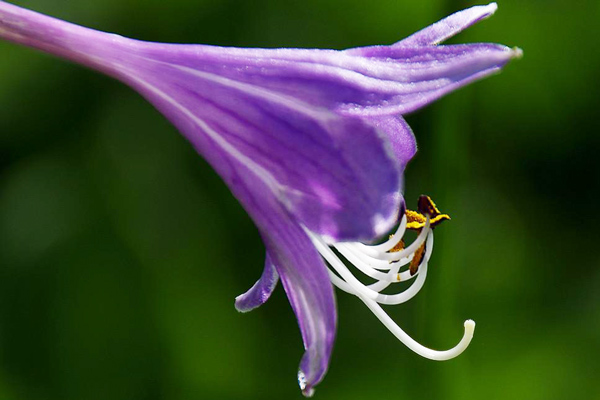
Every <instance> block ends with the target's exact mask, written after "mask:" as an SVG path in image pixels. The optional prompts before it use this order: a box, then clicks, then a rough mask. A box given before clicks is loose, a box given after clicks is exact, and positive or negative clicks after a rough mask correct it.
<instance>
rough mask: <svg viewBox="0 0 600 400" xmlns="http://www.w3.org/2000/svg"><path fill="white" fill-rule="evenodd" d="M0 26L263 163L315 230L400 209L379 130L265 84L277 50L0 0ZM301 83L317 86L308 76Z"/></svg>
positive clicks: (277, 189)
mask: <svg viewBox="0 0 600 400" xmlns="http://www.w3.org/2000/svg"><path fill="white" fill-rule="evenodd" d="M0 36H3V37H5V38H8V39H10V40H13V41H17V42H19V43H23V44H26V45H30V46H33V47H37V48H39V49H42V50H44V51H48V52H51V53H53V54H56V55H59V56H62V57H66V58H69V59H71V60H74V61H76V62H79V63H82V64H85V65H87V66H90V67H93V68H95V69H98V70H100V71H102V72H104V73H107V74H109V75H112V76H115V77H117V78H118V79H120V80H122V81H124V82H125V83H127V84H129V85H130V86H132V87H133V88H135V89H136V90H138V91H139V92H140V93H142V94H143V95H144V96H145V97H146V98H147V99H148V100H149V101H150V102H151V103H153V104H154V105H155V106H157V108H158V109H159V110H160V111H161V112H162V113H163V114H165V115H166V116H167V117H168V118H169V119H170V120H171V122H173V123H174V124H175V125H176V126H177V127H178V128H179V130H180V131H181V132H182V133H183V134H184V135H185V136H186V137H187V138H188V139H189V140H190V141H191V142H192V143H194V144H195V146H196V148H197V149H198V150H199V151H200V152H201V154H203V155H204V156H205V157H207V158H208V156H207V153H206V151H205V150H204V147H205V145H204V144H203V142H204V141H205V140H206V139H207V140H209V141H211V142H213V143H216V144H217V145H218V146H220V147H221V148H222V149H224V150H225V151H226V153H227V155H228V157H233V158H236V159H237V160H238V161H240V162H244V163H246V164H248V165H252V168H253V169H255V170H260V173H259V174H258V175H259V176H261V177H262V179H264V180H265V182H268V185H267V186H268V188H269V190H271V191H272V192H273V193H274V194H275V195H276V196H277V198H278V199H279V200H280V201H281V202H282V203H283V204H285V205H286V207H287V208H288V210H289V211H290V212H292V213H293V214H294V216H295V217H296V218H298V220H299V221H300V222H302V223H303V224H304V225H306V226H307V227H308V228H309V229H310V230H312V231H313V232H316V233H319V234H322V235H325V236H327V237H329V238H331V239H332V240H334V239H335V240H368V239H372V238H373V237H375V236H378V235H381V234H383V233H384V232H385V231H386V230H388V229H389V228H390V227H391V226H392V225H393V224H394V222H395V220H396V218H397V213H398V207H399V204H398V201H397V192H398V191H399V185H400V180H401V179H400V174H401V171H400V170H399V169H398V165H397V163H396V162H395V161H394V159H393V154H392V152H391V150H390V149H389V145H388V143H387V139H386V137H385V134H384V133H382V132H379V131H378V130H377V129H376V128H375V127H374V126H373V125H372V124H370V123H367V122H366V121H363V120H362V119H360V118H351V117H347V116H341V115H339V114H337V113H336V112H335V111H334V110H332V109H328V108H326V107H323V106H322V105H319V104H317V103H318V101H317V100H318V99H314V98H309V99H307V98H305V97H303V96H300V97H297V96H294V95H293V94H292V93H284V92H283V91H281V90H277V89H275V88H271V87H269V80H270V79H274V81H275V80H277V78H275V77H271V76H269V75H270V72H269V71H268V70H267V69H266V68H265V69H264V72H265V73H264V74H262V73H260V69H261V68H262V67H260V64H261V63H262V62H266V63H267V64H272V65H271V69H272V68H275V67H276V64H277V60H276V59H273V60H271V61H269V60H268V59H264V58H263V57H265V56H267V57H268V56H269V55H271V54H273V55H274V54H275V53H276V51H272V50H261V49H254V50H242V49H232V48H218V47H211V46H196V45H192V46H188V45H169V44H159V43H147V42H140V41H135V40H130V39H126V38H122V37H119V36H116V35H110V34H105V33H102V32H97V31H94V30H90V29H86V28H82V27H79V26H76V25H73V24H69V23H66V22H62V21H59V20H56V19H53V18H50V17H46V16H43V15H41V14H37V13H34V12H31V11H28V10H23V9H20V8H18V7H15V6H11V5H7V4H6V3H2V2H0ZM299 52H300V53H301V54H305V55H307V56H309V57H312V56H311V54H317V53H318V54H321V52H320V51H317V50H314V51H302V50H301V51H299ZM292 53H293V54H300V53H298V52H297V51H292ZM325 53H327V54H329V56H328V57H331V56H333V55H335V54H341V53H339V52H328V51H325V52H323V54H325ZM238 56H239V57H241V58H239V57H238ZM286 62H287V61H286ZM238 63H241V64H238ZM292 64H294V63H292ZM256 66H259V70H256ZM315 68H316V69H318V68H319V66H318V65H310V66H309V68H308V70H307V71H304V72H301V75H302V76H300V78H310V75H311V73H313V72H314V71H313V70H314V69H315ZM240 71H241V72H240ZM244 71H247V73H245V72H244ZM253 71H254V72H253ZM311 71H312V72H311ZM255 72H258V75H254V73H255ZM238 73H241V74H242V78H243V79H241V78H240V79H238V78H239V77H238V76H237V75H238ZM283 74H284V75H285V74H287V75H289V77H291V76H293V75H295V74H297V71H296V70H295V67H293V66H289V67H287V68H283ZM296 78H298V76H296ZM278 82H279V81H278ZM289 86H294V84H293V83H292V82H290V83H289ZM305 86H306V88H307V90H308V89H311V88H315V86H314V84H313V83H311V82H307V83H306V84H305ZM299 90H303V89H302V88H300V89H299ZM311 90H312V89H311ZM315 94H316V95H317V96H320V95H319V93H315ZM373 160H376V161H377V162H373ZM216 162H220V161H218V160H217V161H216ZM213 165H214V163H213Z"/></svg>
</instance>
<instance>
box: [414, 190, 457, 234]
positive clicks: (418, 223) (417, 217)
mask: <svg viewBox="0 0 600 400" xmlns="http://www.w3.org/2000/svg"><path fill="white" fill-rule="evenodd" d="M418 210H419V211H418V212H417V211H411V210H406V212H405V214H406V229H411V230H420V229H422V228H423V227H424V226H425V221H426V220H427V218H426V217H425V214H429V218H430V220H429V224H430V226H431V227H432V228H434V227H436V226H437V225H439V224H440V223H441V222H442V221H445V220H447V219H450V216H449V215H448V214H442V213H440V210H438V208H437V207H436V205H435V203H434V202H433V200H431V198H430V197H429V196H421V197H419V202H418Z"/></svg>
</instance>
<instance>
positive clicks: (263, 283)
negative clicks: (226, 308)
mask: <svg viewBox="0 0 600 400" xmlns="http://www.w3.org/2000/svg"><path fill="white" fill-rule="evenodd" d="M278 281H279V274H278V273H277V270H276V269H275V266H274V265H273V261H272V259H271V256H270V255H269V253H267V257H266V260H265V268H264V270H263V273H262V275H261V277H260V279H259V280H258V281H256V283H255V284H254V286H252V287H251V288H250V289H249V290H248V291H247V292H246V293H243V294H241V295H239V296H238V297H236V298H235V308H236V309H237V310H238V311H239V312H248V311H252V310H254V309H255V308H257V307H259V306H261V305H263V304H264V303H265V302H266V301H267V300H269V297H271V294H272V293H273V290H275V287H276V286H277V282H278Z"/></svg>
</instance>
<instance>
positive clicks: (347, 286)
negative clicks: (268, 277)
mask: <svg viewBox="0 0 600 400" xmlns="http://www.w3.org/2000/svg"><path fill="white" fill-rule="evenodd" d="M406 224H407V220H406V215H405V216H403V218H402V220H401V221H400V225H399V226H398V229H397V230H396V232H395V233H394V235H392V236H390V239H389V240H387V241H386V242H384V243H381V244H378V245H373V246H369V245H365V244H363V243H335V244H333V245H332V246H333V247H334V248H335V249H336V250H337V251H338V252H339V254H340V255H341V256H343V257H344V258H345V259H346V260H347V261H348V262H350V263H351V264H352V265H353V266H354V267H356V269H358V270H359V271H360V272H362V273H363V274H364V275H366V276H368V277H369V278H372V279H374V280H375V281H376V282H374V283H371V284H368V285H365V284H363V283H362V282H361V281H359V280H358V279H357V278H356V277H355V276H354V275H353V273H352V272H351V271H350V270H349V269H348V267H346V265H345V264H344V262H343V261H342V260H341V259H340V257H338V255H337V254H336V253H335V252H334V251H333V250H332V249H331V248H330V247H329V246H328V245H327V244H326V243H325V241H324V240H323V239H322V238H321V237H319V236H318V235H316V234H314V233H312V232H310V231H308V230H307V233H308V235H309V237H310V238H311V240H312V242H313V244H314V245H315V247H316V248H317V250H318V251H319V253H321V256H322V257H323V258H324V259H325V260H326V261H327V263H328V264H329V268H328V272H329V277H330V279H331V282H332V283H333V284H334V285H335V286H337V287H338V288H339V289H341V290H343V291H344V292H347V293H350V294H353V295H355V296H357V297H358V298H359V299H361V300H362V301H363V302H364V303H365V304H366V306H367V307H368V308H369V309H370V310H371V311H372V312H373V314H375V316H376V317H377V318H378V319H379V321H381V323H383V325H384V326H385V327H386V328H388V329H389V331H390V332H392V334H393V335H394V336H396V337H397V338H398V340H400V341H401V342H402V343H404V345H406V346H407V347H408V348H409V349H411V350H412V351H414V352H415V353H417V354H419V355H421V356H423V357H425V358H428V359H431V360H438V361H442V360H448V359H451V358H454V357H456V356H458V355H459V354H461V353H462V352H463V351H464V350H465V349H466V348H467V347H468V346H469V343H470V342H471V339H472V338H473V331H474V329H475V322H473V321H472V320H467V321H465V324H464V327H465V331H464V334H463V337H462V339H461V340H460V342H459V343H458V344H457V345H456V346H454V347H453V348H451V349H450V350H446V351H437V350H432V349H429V348H427V347H424V346H422V345H421V344H419V343H417V342H416V341H415V340H414V339H412V338H411V337H410V336H409V335H408V334H407V333H406V332H404V331H403V330H402V329H401V328H400V327H399V326H398V324H396V323H395V322H394V321H393V320H392V319H391V318H390V316H389V315H388V314H387V313H386V312H385V311H384V310H383V308H381V306H380V304H402V303H404V302H406V301H408V300H410V299H412V298H413V297H414V296H415V295H416V294H417V293H418V292H419V290H421V288H422V287H423V284H424V283H425V278H426V277H427V264H428V262H429V259H430V257H431V253H432V251H433V231H432V230H431V227H430V218H429V216H427V219H426V222H425V226H424V227H423V228H422V229H421V232H420V233H419V235H418V236H417V238H416V239H415V240H414V242H413V243H411V244H410V245H409V246H408V247H406V248H405V249H403V250H401V251H399V252H393V253H390V252H389V251H390V250H391V249H393V248H394V247H395V246H396V245H397V244H398V243H399V242H400V240H401V239H402V236H404V233H405V230H406ZM423 243H425V254H424V255H423V257H422V259H421V261H420V263H419V266H418V269H417V272H416V274H414V275H412V274H411V273H410V271H409V270H404V271H402V272H400V268H402V267H404V266H405V265H407V264H409V263H410V262H411V261H412V260H413V258H414V256H415V253H416V252H417V250H418V249H419V248H420V247H421V246H422V245H423ZM415 277H416V279H415V280H414V281H413V282H412V283H411V285H410V286H408V287H407V288H405V289H404V290H401V291H399V292H398V293H394V294H383V293H381V291H382V290H384V289H386V288H387V287H389V286H390V285H392V284H394V283H398V282H404V281H407V280H410V279H412V278H415Z"/></svg>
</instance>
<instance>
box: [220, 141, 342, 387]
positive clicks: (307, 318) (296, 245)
mask: <svg viewBox="0 0 600 400" xmlns="http://www.w3.org/2000/svg"><path fill="white" fill-rule="evenodd" d="M209 146H210V144H209ZM212 150H213V151H212V152H209V154H210V157H211V158H217V159H219V160H221V161H224V162H222V163H220V164H217V169H218V172H219V173H220V174H221V176H223V177H224V179H225V181H226V182H227V184H228V186H229V187H230V188H231V190H232V192H233V193H234V195H235V196H236V197H237V198H238V200H239V201H240V202H241V204H242V205H243V206H244V208H245V209H246V210H247V211H248V214H249V215H250V216H252V219H253V220H254V222H255V223H256V225H257V226H258V228H259V231H260V232H261V235H262V237H263V239H264V241H265V245H266V247H267V252H268V254H269V258H270V259H271V260H270V261H271V262H272V265H274V266H275V268H276V270H277V273H278V275H279V277H280V278H281V281H282V283H283V287H284V289H285V291H286V293H287V296H288V299H289V301H290V304H291V305H292V308H293V309H294V312H295V314H296V317H297V319H298V324H299V326H300V331H301V333H302V340H303V343H304V348H305V349H306V351H305V354H304V356H303V357H302V361H301V363H300V372H301V376H302V377H303V379H302V381H301V383H302V385H301V388H302V390H303V393H304V394H305V395H310V394H311V393H312V390H313V388H314V386H315V385H317V384H318V383H319V382H320V381H321V380H322V379H323V377H324V376H325V373H326V372H327V368H328V365H329V360H330V357H331V351H332V348H333V342H334V339H335V333H336V323H337V317H336V310H335V299H334V293H333V287H332V284H331V282H330V280H329V276H328V273H327V269H326V267H325V264H324V262H323V260H322V258H321V256H320V255H319V253H318V252H317V250H316V249H315V248H314V246H313V244H312V242H311V241H310V239H309V238H308V236H307V234H306V233H305V231H304V229H303V228H302V227H301V226H300V225H299V224H298V223H297V221H296V219H295V217H294V216H293V215H292V214H290V213H289V212H288V210H287V209H286V208H285V207H283V205H282V204H281V202H280V201H279V199H277V198H276V197H275V196H274V195H273V194H272V192H271V190H269V188H268V186H267V183H265V182H264V180H263V179H262V178H261V177H260V176H258V174H257V171H256V170H254V169H253V168H252V167H249V166H248V165H247V164H244V163H242V162H239V161H238V160H236V159H235V158H230V157H229V156H228V155H227V153H225V152H224V151H223V150H222V149H221V148H219V147H218V146H215V145H212ZM211 161H212V160H211Z"/></svg>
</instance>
